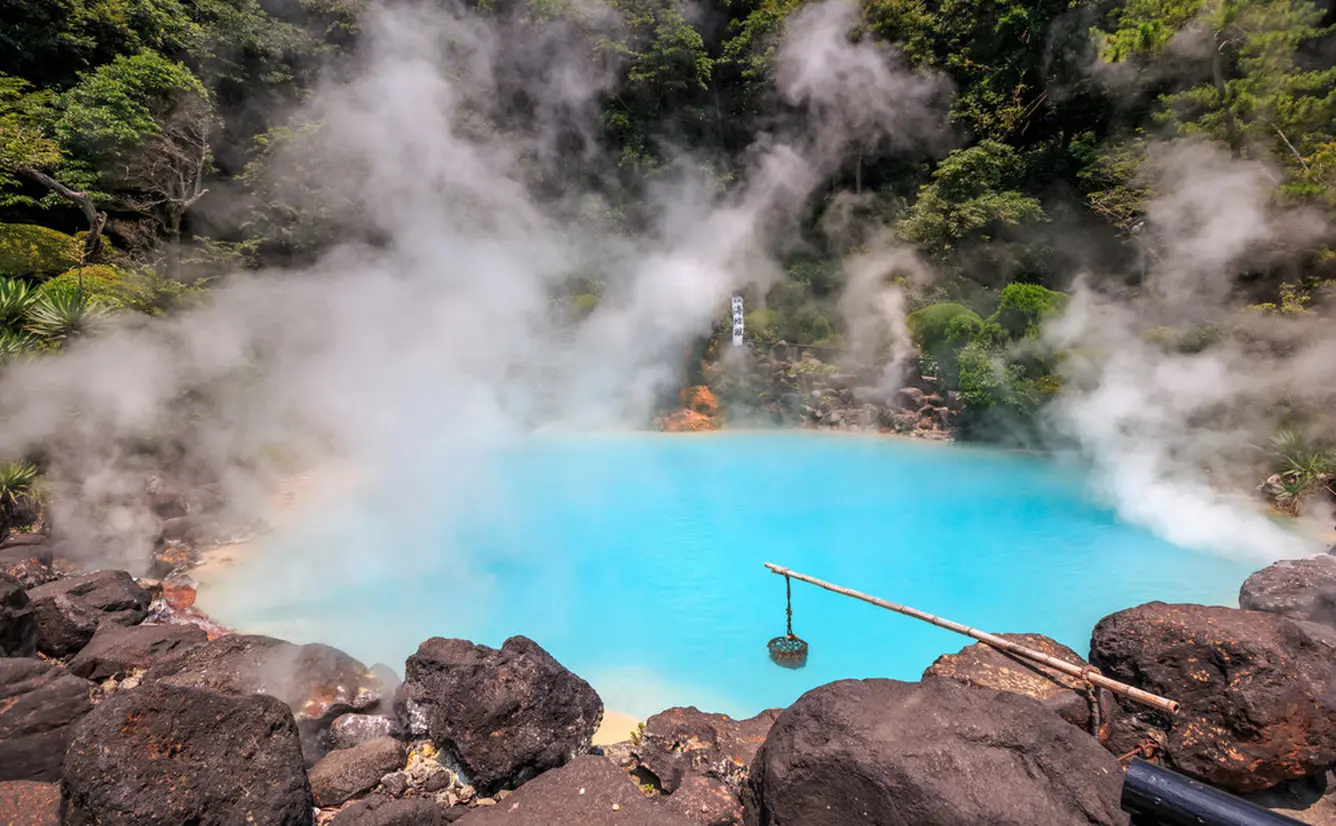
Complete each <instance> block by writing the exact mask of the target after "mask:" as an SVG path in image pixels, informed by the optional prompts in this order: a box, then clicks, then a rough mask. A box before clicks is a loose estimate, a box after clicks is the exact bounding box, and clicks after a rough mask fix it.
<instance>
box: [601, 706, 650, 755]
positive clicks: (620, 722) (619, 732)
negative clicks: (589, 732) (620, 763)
mask: <svg viewBox="0 0 1336 826" xmlns="http://www.w3.org/2000/svg"><path fill="white" fill-rule="evenodd" d="M640 722H641V721H640V720H639V719H637V718H635V717H632V716H631V715H630V714H623V713H622V712H620V711H612V710H611V709H605V710H604V712H603V725H601V726H599V727H598V731H596V732H595V733H594V745H596V746H610V745H612V744H613V743H620V742H622V741H623V740H630V739H631V732H633V731H636V730H637V729H638V728H639V727H640Z"/></svg>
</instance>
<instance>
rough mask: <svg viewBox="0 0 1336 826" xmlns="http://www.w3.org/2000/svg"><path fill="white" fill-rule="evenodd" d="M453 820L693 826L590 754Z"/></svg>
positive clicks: (503, 824) (514, 825) (512, 825)
mask: <svg viewBox="0 0 1336 826" xmlns="http://www.w3.org/2000/svg"><path fill="white" fill-rule="evenodd" d="M455 822H456V823H458V824H459V826H630V824H634V826H696V823H695V821H692V820H689V819H687V818H686V817H684V816H682V815H681V814H679V813H677V812H674V811H672V810H671V809H669V808H668V807H667V806H664V805H662V804H660V803H658V802H657V801H653V800H651V799H649V798H647V797H645V796H644V795H643V794H641V792H640V790H639V789H637V788H636V786H635V784H634V783H632V782H631V778H629V777H627V776H626V773H625V772H623V771H622V770H621V769H619V768H617V767H616V766H614V765H613V764H612V762H611V761H609V760H606V759H604V758H602V757H598V756H595V755H592V754H586V755H581V756H579V757H576V758H574V759H572V760H571V761H570V762H569V763H567V764H566V765H565V766H562V767H561V768H559V769H553V770H552V771H549V772H545V773H544V774H542V775H540V776H538V777H537V778H535V779H533V780H531V781H529V782H528V783H525V784H524V785H523V786H521V787H520V788H519V789H518V790H517V791H516V792H515V793H514V794H512V795H510V796H509V797H507V798H506V799H505V800H502V801H501V802H500V803H498V804H497V805H495V806H489V807H486V808H478V809H474V810H473V811H472V812H470V813H469V814H467V815H464V817H462V818H460V819H459V820H457V821H455ZM804 826H805V824H804Z"/></svg>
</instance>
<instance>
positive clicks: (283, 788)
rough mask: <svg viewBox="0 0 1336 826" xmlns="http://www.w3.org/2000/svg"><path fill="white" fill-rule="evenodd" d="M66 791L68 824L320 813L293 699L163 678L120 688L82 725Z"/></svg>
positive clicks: (290, 821) (269, 824) (299, 820)
mask: <svg viewBox="0 0 1336 826" xmlns="http://www.w3.org/2000/svg"><path fill="white" fill-rule="evenodd" d="M108 767H114V770H109V769H108ZM64 795H65V809H66V819H67V820H66V822H67V823H68V824H69V826H178V825H179V824H182V823H190V824H194V825H195V826H235V824H243V823H244V824H248V826H249V825H253V826H309V824H311V822H312V820H313V817H312V815H313V808H312V805H311V791H310V788H309V787H308V786H307V783H306V770H305V768H304V766H303V764H302V754H301V744H300V742H299V740H298V736H297V727H296V725H295V723H294V722H293V719H292V713H291V712H290V711H288V709H287V707H286V706H284V705H283V704H282V703H280V702H279V701H278V700H276V699H274V698H273V697H268V696H265V695H262V694H255V695H250V696H245V697H236V696H229V695H226V694H219V693H217V692H213V691H203V690H200V689H194V688H180V687H177V686H171V685H163V684H151V685H145V686H142V687H140V688H136V689H131V690H129V691H120V692H117V693H116V694H114V695H112V696H111V697H110V698H108V699H106V700H103V701H102V703H101V704H99V705H98V707H97V708H96V709H95V710H94V711H93V712H92V713H91V714H89V715H88V716H87V717H85V718H84V719H83V720H82V721H81V722H80V723H79V724H78V725H77V726H76V727H75V731H74V736H73V738H72V739H71V740H70V745H69V750H68V751H67V752H66V754H65V784H64Z"/></svg>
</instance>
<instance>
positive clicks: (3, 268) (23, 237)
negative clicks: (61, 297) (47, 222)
mask: <svg viewBox="0 0 1336 826" xmlns="http://www.w3.org/2000/svg"><path fill="white" fill-rule="evenodd" d="M78 263H79V242H78V240H77V239H75V238H74V237H73V236H71V235H66V234H65V233H63V232H56V231H55V230H54V229H47V228H46V227H39V226H36V225H34V224H0V277H4V278H13V277H15V276H21V275H39V276H44V275H55V274H57V273H61V272H64V271H65V270H68V269H69V268H71V267H74V266H77V265H78Z"/></svg>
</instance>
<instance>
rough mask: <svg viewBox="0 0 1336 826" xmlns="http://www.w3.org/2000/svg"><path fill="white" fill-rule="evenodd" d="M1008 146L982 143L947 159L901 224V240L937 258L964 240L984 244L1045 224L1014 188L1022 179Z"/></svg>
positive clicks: (1020, 168)
mask: <svg viewBox="0 0 1336 826" xmlns="http://www.w3.org/2000/svg"><path fill="white" fill-rule="evenodd" d="M1023 174H1024V170H1023V166H1022V162H1021V158H1020V156H1019V155H1018V154H1017V153H1016V150H1015V149H1013V148H1012V147H1011V146H1008V145H1007V144H1004V143H998V142H997V141H991V140H986V141H983V142H981V143H980V144H978V145H977V146H972V147H969V148H968V149H960V150H957V151H955V152H952V153H951V154H950V155H948V156H947V157H946V158H945V159H944V160H943V161H942V162H941V163H940V164H939V165H938V166H937V169H936V170H935V171H934V172H933V174H932V180H931V182H929V183H927V184H925V185H924V186H923V187H922V188H920V190H919V196H918V200H916V201H915V202H914V205H913V206H912V207H910V209H909V210H908V212H907V213H906V215H905V217H904V218H903V219H901V220H900V222H899V224H898V226H897V229H898V231H899V233H900V235H901V237H903V238H905V239H906V240H908V241H910V242H912V243H914V244H916V245H917V246H918V247H919V248H921V249H923V250H925V251H927V252H929V253H931V254H932V255H934V256H937V257H939V258H945V257H946V256H947V255H948V254H949V253H950V252H951V251H952V250H953V249H954V248H956V247H957V246H958V245H959V243H960V242H961V241H962V240H965V239H971V240H982V241H988V240H991V239H992V238H993V236H995V235H997V234H998V232H1000V231H1002V230H1004V229H1006V228H1008V227H1017V226H1021V225H1023V224H1030V223H1036V222H1039V221H1043V220H1044V219H1045V218H1046V217H1047V215H1046V214H1045V212H1044V208H1043V206H1041V205H1040V203H1039V201H1038V200H1037V199H1035V198H1032V197H1030V196H1028V195H1025V194H1023V193H1022V192H1019V191H1017V190H1016V189H1014V188H1013V187H1015V186H1016V185H1017V183H1018V182H1019V181H1020V179H1021V178H1022V177H1023Z"/></svg>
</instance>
